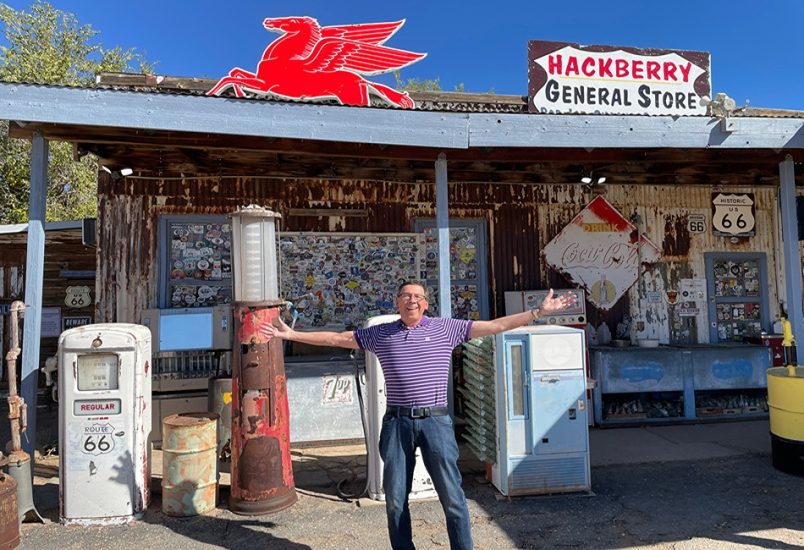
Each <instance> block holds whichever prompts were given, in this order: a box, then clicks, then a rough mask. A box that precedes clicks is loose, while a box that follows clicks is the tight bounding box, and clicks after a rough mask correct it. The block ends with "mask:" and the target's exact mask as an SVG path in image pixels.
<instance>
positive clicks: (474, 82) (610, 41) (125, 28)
mask: <svg viewBox="0 0 804 550" xmlns="http://www.w3.org/2000/svg"><path fill="white" fill-rule="evenodd" d="M6 3H7V4H9V5H10V6H12V7H14V8H25V7H27V6H29V5H30V4H31V2H30V1H14V0H6ZM51 4H52V5H53V6H55V7H56V8H58V9H61V10H64V11H69V12H72V13H74V14H75V15H76V16H77V17H78V20H79V22H80V23H83V24H91V25H92V26H93V27H94V28H95V29H96V30H99V31H100V35H99V40H100V41H101V42H102V43H103V44H104V45H105V46H107V47H108V46H115V45H119V46H121V47H124V48H131V47H133V48H136V49H137V50H138V51H140V52H141V53H143V54H144V55H145V56H146V58H147V59H148V60H149V61H152V62H158V63H157V65H156V71H157V73H158V74H162V75H171V76H197V77H209V78H219V77H221V76H224V75H225V74H226V73H227V72H228V71H229V69H230V68H232V67H234V66H240V67H243V68H245V69H249V70H251V69H253V68H254V67H255V65H256V63H257V61H258V60H259V57H260V55H261V54H262V51H263V49H264V48H265V46H266V45H267V44H268V43H269V42H270V41H271V40H273V39H274V38H276V37H277V36H278V35H276V34H272V33H268V32H267V31H265V30H264V29H263V28H262V20H263V19H264V18H265V17H277V16H286V15H309V16H312V17H315V18H317V19H318V21H319V23H320V24H321V25H324V26H326V25H337V24H349V23H368V22H377V21H393V20H397V19H402V18H404V19H407V23H406V24H405V26H403V27H402V28H401V29H400V30H399V32H398V33H397V34H396V35H394V36H393V37H392V38H391V39H390V40H389V41H388V42H387V45H388V46H394V47H398V48H403V49H409V50H413V51H419V52H426V53H427V54H428V55H427V57H426V58H425V59H424V60H422V61H420V62H418V63H416V64H414V65H412V66H410V67H408V68H406V69H404V70H403V72H402V76H403V78H418V79H431V78H436V77H438V78H440V80H441V85H442V88H443V89H445V90H452V89H454V88H455V86H457V85H459V84H464V86H465V89H466V91H471V92H488V91H494V92H495V93H498V94H516V95H526V94H527V42H528V40H553V41H566V42H576V43H580V44H606V45H615V46H635V47H642V48H661V49H680V50H699V51H708V52H710V53H711V56H712V57H711V59H712V89H713V92H715V93H716V92H726V93H727V94H729V95H730V96H732V97H733V98H734V99H735V100H736V101H737V103H738V104H739V105H742V104H743V103H744V102H745V101H746V100H750V104H751V106H752V107H771V108H779V109H799V110H804V46H803V45H802V39H801V36H802V32H803V31H804V2H802V1H801V0H775V1H774V0H767V1H765V2H758V1H752V2H751V1H746V0H732V1H723V0H709V1H705V0H700V1H689V0H675V1H673V2H660V1H648V0H644V1H641V2H639V1H626V0H597V1H584V0H576V1H575V2H567V1H554V2H543V1H539V0H530V1H519V0H509V1H506V2H484V3H474V2H471V1H470V0H462V1H460V2H459V1H457V0H441V1H439V0H429V1H408V2H405V1H395V2H377V1H375V2H364V1H353V2H346V1H336V0H328V1H323V0H322V1H312V0H311V1H305V0H286V1H284V2H277V1H274V0H263V1H258V0H242V1H239V2H233V1H229V2H226V1H220V0H218V1H210V0H193V1H189V0H187V1H180V0H161V1H158V2H157V1H154V0H136V1H128V2H127V1H111V0H52V2H51ZM383 79H385V80H383ZM372 80H376V81H380V82H382V81H385V82H386V83H393V80H392V79H391V78H390V77H379V78H377V77H372Z"/></svg>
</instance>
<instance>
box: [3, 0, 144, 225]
mask: <svg viewBox="0 0 804 550" xmlns="http://www.w3.org/2000/svg"><path fill="white" fill-rule="evenodd" d="M29 9H30V11H24V10H15V9H13V8H11V7H9V6H8V5H6V4H0V24H2V26H3V34H4V39H5V40H4V42H5V44H3V45H0V80H2V81H6V82H25V83H32V84H57V85H63V86H92V85H94V83H95V77H96V76H97V75H98V74H99V73H101V72H124V71H128V72H131V71H132V70H138V71H139V72H141V73H150V72H153V71H152V66H151V65H150V64H149V63H148V62H147V61H146V60H145V59H144V58H143V57H142V56H141V55H140V54H138V53H136V51H135V50H134V49H133V48H132V49H127V50H124V49H122V48H120V47H114V48H111V49H106V48H104V47H103V45H102V44H101V43H100V42H96V41H95V39H96V37H97V35H98V34H99V31H96V30H95V29H93V28H92V26H91V25H80V24H79V23H78V20H77V19H76V17H75V15H73V14H72V13H68V12H64V11H61V10H58V9H55V8H53V7H52V6H51V5H50V4H49V3H47V2H45V1H43V0H36V2H34V4H32V5H31V6H30V8H29ZM134 64H137V65H138V66H139V68H138V69H133V67H132V65H134ZM30 150H31V144H30V142H29V141H27V140H17V139H10V138H9V137H8V122H7V121H1V122H0V223H19V222H23V221H26V220H27V219H28V197H29V185H30ZM49 150H50V158H49V162H48V164H49V169H48V180H49V186H48V196H47V203H46V204H47V206H46V215H47V219H48V220H49V221H54V220H68V219H79V218H84V217H94V216H95V215H96V214H97V191H96V189H97V174H98V161H97V159H96V158H95V157H93V156H91V155H86V156H84V157H83V158H82V159H81V161H80V162H75V161H74V160H73V153H72V146H71V145H70V144H68V143H62V142H52V143H50V148H49Z"/></svg>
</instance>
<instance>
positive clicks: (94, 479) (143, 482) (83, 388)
mask: <svg viewBox="0 0 804 550" xmlns="http://www.w3.org/2000/svg"><path fill="white" fill-rule="evenodd" d="M58 354H59V369H60V372H59V470H60V472H61V476H60V479H59V481H60V484H61V487H60V493H61V499H60V500H61V502H60V511H59V515H60V517H61V521H62V523H65V524H82V525H88V524H113V523H124V522H127V521H128V520H130V519H133V518H138V517H140V516H142V514H143V513H144V512H145V510H146V508H147V507H148V500H149V492H148V490H149V487H148V484H149V480H150V475H149V445H148V437H149V435H150V433H151V372H150V368H151V366H150V365H151V332H150V331H149V330H148V329H147V328H146V327H144V326H141V325H131V324H122V323H119V324H97V325H86V326H82V327H77V328H73V329H70V330H67V331H65V332H63V333H62V334H61V336H60V337H59V351H58Z"/></svg>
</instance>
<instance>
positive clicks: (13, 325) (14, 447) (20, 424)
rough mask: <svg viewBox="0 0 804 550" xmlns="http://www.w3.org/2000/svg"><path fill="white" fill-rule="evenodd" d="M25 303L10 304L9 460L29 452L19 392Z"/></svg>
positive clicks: (7, 369)
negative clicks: (24, 445) (25, 446)
mask: <svg viewBox="0 0 804 550" xmlns="http://www.w3.org/2000/svg"><path fill="white" fill-rule="evenodd" d="M24 311H25V304H24V303H22V302H21V301H19V300H17V301H15V302H12V303H11V306H10V318H11V321H10V326H9V333H10V334H9V336H10V341H9V350H8V353H6V372H7V375H8V398H7V399H8V419H9V421H10V422H11V449H10V451H11V453H10V454H9V458H8V460H9V462H14V463H16V462H20V460H25V459H26V458H27V456H28V455H27V454H26V453H25V452H23V450H22V441H21V439H20V431H25V428H26V427H27V425H28V423H27V422H26V421H25V417H24V414H25V411H26V407H25V401H24V400H23V398H22V397H20V396H19V394H18V392H17V359H18V358H19V355H20V328H19V319H20V318H21V317H22V316H23V312H24Z"/></svg>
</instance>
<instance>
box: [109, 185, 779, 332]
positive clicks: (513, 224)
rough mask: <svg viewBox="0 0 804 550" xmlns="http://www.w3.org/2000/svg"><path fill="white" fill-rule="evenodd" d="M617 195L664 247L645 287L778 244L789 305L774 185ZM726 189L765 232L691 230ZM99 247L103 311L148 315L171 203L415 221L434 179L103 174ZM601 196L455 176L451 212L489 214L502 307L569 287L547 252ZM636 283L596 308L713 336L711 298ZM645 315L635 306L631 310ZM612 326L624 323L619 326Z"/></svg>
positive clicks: (121, 316) (774, 256) (309, 224)
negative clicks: (688, 302)
mask: <svg viewBox="0 0 804 550" xmlns="http://www.w3.org/2000/svg"><path fill="white" fill-rule="evenodd" d="M605 189H606V191H605V193H606V198H607V199H608V200H609V202H611V203H612V204H613V205H614V206H615V207H616V208H618V209H619V210H620V212H621V213H622V214H623V215H624V216H625V217H627V218H632V217H634V216H635V215H637V214H638V215H639V216H640V217H641V219H642V220H643V226H644V233H645V234H646V236H647V237H648V238H650V239H651V240H652V241H653V242H654V243H655V244H656V245H657V246H659V248H660V249H662V251H663V256H662V259H661V261H660V262H658V263H657V264H656V265H654V266H653V267H652V268H650V269H648V270H647V272H646V273H645V274H644V275H643V277H642V280H641V282H640V284H642V285H643V288H642V293H643V298H644V293H645V292H658V291H661V292H664V291H665V290H667V289H669V288H671V287H676V286H677V284H678V281H679V280H680V279H682V278H692V277H696V278H704V277H705V276H706V274H705V271H704V257H703V253H704V252H709V251H734V252H755V251H761V252H765V253H766V254H767V258H768V266H767V267H768V273H769V274H770V277H771V278H772V280H771V281H770V293H769V303H770V304H771V314H772V315H776V314H778V305H777V304H778V300H779V290H778V289H779V288H780V285H781V282H780V280H779V279H780V278H781V274H780V273H779V267H780V265H781V263H780V252H779V240H780V239H779V230H778V228H779V219H778V214H777V209H776V200H777V191H776V189H775V188H768V187H765V188H739V189H737V188H728V189H720V188H717V187H715V186H711V187H710V186H700V187H683V188H680V187H678V186H675V185H667V186H619V185H606V187H605ZM715 190H727V191H729V192H751V193H754V194H755V196H756V211H757V216H756V217H757V236H756V237H753V238H750V239H740V240H739V242H737V243H731V242H730V241H729V239H726V238H722V237H715V236H713V235H712V234H711V227H710V228H709V230H708V231H707V232H706V233H703V234H695V235H690V234H689V233H688V231H687V216H688V215H689V214H704V215H705V216H706V218H707V219H708V220H709V219H711V194H712V192H713V191H715ZM99 192H100V205H99V223H98V231H99V242H98V244H99V246H98V255H99V257H98V260H99V262H98V264H99V271H98V297H99V299H98V302H99V309H98V318H99V320H102V321H128V322H136V321H138V320H139V316H140V312H141V311H142V309H144V308H147V307H153V306H154V305H155V302H156V294H157V284H158V281H157V272H158V270H157V268H156V266H155V259H156V257H157V242H156V241H157V231H156V228H157V227H158V219H159V216H160V215H164V214H174V215H175V214H182V213H187V214H219V215H225V214H228V213H229V212H232V211H233V210H235V209H236V208H237V207H238V206H242V205H246V204H251V203H255V204H260V205H263V206H266V207H268V208H271V209H273V210H276V211H278V212H280V213H282V214H283V221H282V229H283V230H287V231H334V232H337V231H346V232H408V231H412V228H413V220H414V219H415V218H418V217H434V216H435V186H434V185H433V183H432V182H423V183H416V184H407V183H393V182H376V181H362V180H337V181H327V180H317V179H304V180H302V179H283V178H277V179H272V178H253V177H242V178H229V177H225V178H206V179H198V178H187V179H181V180H170V181H166V180H146V179H136V178H127V179H123V180H119V181H112V179H111V178H110V177H108V174H105V173H104V174H101V177H100V184H99ZM592 198H593V195H591V194H590V193H588V192H584V190H583V188H582V187H581V186H579V185H577V184H552V185H540V186H535V185H526V184H451V185H450V197H449V201H450V217H451V218H480V219H483V220H485V221H486V222H487V225H488V232H489V234H488V241H489V243H490V247H489V248H490V249H489V285H490V293H489V294H490V296H491V312H492V315H493V316H494V315H498V314H502V313H503V292H504V291H506V290H527V289H535V288H543V287H545V286H547V285H550V286H555V287H561V286H567V283H566V282H565V281H562V280H561V277H560V276H558V275H557V274H555V273H554V272H553V271H552V270H549V269H547V268H546V267H545V266H544V265H543V263H542V258H541V255H540V251H541V250H542V248H543V247H544V245H545V244H546V243H547V242H549V240H550V239H552V238H553V237H554V236H555V235H556V234H557V233H558V232H559V231H560V230H561V229H562V228H563V227H564V225H565V224H567V223H568V222H569V221H570V220H571V219H572V218H573V217H574V216H575V215H576V214H577V213H578V212H579V211H580V210H581V209H582V208H583V206H584V205H585V204H586V203H588V202H589V201H590V200H591V199H592ZM290 209H331V210H333V211H337V210H338V209H351V210H364V211H365V212H366V215H364V216H337V215H327V216H320V217H316V216H289V215H288V212H289V210H290ZM638 289H639V286H638V285H634V287H632V288H631V290H630V291H629V293H628V294H627V298H623V299H621V300H620V302H619V303H618V304H617V305H616V306H615V307H614V308H613V309H612V310H610V311H609V312H607V313H606V314H605V315H602V314H599V313H598V312H597V311H595V310H594V309H591V308H590V311H589V313H590V320H591V322H592V323H593V324H595V325H597V324H598V323H599V322H601V321H605V322H608V323H609V325H610V327H611V328H612V329H614V328H615V325H616V322H617V320H619V319H620V318H622V316H623V314H624V313H629V312H638V311H639V308H640V307H641V311H642V312H641V314H640V317H641V318H642V319H641V320H643V321H644V322H645V323H646V329H645V332H646V335H649V336H650V337H658V338H660V339H661V340H662V341H664V342H677V343H694V342H705V341H708V334H709V332H708V320H707V318H706V311H705V309H702V310H701V313H700V314H699V315H698V317H693V318H683V319H679V318H671V317H672V315H671V312H670V311H669V310H668V307H667V305H666V304H664V303H658V304H647V303H646V301H645V300H640V293H639V292H638ZM632 314H635V313H632ZM612 332H613V330H612Z"/></svg>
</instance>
